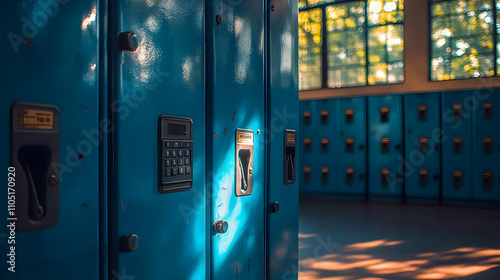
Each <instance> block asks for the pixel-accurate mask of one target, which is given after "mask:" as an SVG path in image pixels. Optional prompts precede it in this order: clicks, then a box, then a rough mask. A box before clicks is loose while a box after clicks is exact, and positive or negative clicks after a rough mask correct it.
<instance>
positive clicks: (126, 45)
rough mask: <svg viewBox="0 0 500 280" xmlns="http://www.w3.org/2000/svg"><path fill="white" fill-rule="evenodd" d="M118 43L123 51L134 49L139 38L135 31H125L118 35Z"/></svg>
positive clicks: (137, 44)
mask: <svg viewBox="0 0 500 280" xmlns="http://www.w3.org/2000/svg"><path fill="white" fill-rule="evenodd" d="M118 45H119V46H120V48H121V49H122V50H124V51H131V52H133V51H136V50H137V48H138V47H139V40H138V39H137V35H135V33H133V32H130V31H127V32H122V33H120V34H119V35H118Z"/></svg>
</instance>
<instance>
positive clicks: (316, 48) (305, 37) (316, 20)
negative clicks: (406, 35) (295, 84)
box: [299, 8, 323, 90]
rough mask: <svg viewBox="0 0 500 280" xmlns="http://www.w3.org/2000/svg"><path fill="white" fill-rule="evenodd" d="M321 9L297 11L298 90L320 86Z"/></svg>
mask: <svg viewBox="0 0 500 280" xmlns="http://www.w3.org/2000/svg"><path fill="white" fill-rule="evenodd" d="M321 30H322V10H321V9H319V8H318V9H312V10H307V11H301V12H299V90H307V89H319V88H321V73H322V72H321V47H322V44H323V40H322V37H321Z"/></svg>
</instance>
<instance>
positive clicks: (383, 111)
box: [380, 107, 389, 122]
mask: <svg viewBox="0 0 500 280" xmlns="http://www.w3.org/2000/svg"><path fill="white" fill-rule="evenodd" d="M380 121H381V122H388V121H389V107H382V108H380Z"/></svg>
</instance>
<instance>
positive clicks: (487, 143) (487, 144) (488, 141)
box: [483, 137, 493, 154]
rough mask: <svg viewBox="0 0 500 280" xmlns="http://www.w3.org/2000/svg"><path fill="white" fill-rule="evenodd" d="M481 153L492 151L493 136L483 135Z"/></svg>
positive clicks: (490, 152)
mask: <svg viewBox="0 0 500 280" xmlns="http://www.w3.org/2000/svg"><path fill="white" fill-rule="evenodd" d="M483 153H485V154H492V153H493V137H483Z"/></svg>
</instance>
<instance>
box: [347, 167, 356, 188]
mask: <svg viewBox="0 0 500 280" xmlns="http://www.w3.org/2000/svg"><path fill="white" fill-rule="evenodd" d="M353 182H354V168H352V167H348V168H346V170H345V183H346V184H347V185H352V183H353Z"/></svg>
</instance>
